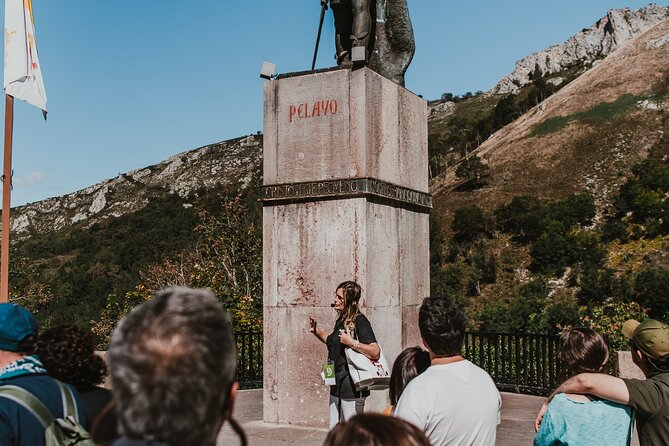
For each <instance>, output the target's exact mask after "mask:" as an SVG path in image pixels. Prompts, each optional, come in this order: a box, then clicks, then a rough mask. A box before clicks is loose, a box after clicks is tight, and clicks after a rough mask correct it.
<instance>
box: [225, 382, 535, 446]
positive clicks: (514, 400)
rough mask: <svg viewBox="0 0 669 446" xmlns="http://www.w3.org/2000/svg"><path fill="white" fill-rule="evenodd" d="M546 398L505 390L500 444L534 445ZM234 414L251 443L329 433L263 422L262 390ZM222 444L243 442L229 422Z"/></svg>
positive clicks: (313, 439)
mask: <svg viewBox="0 0 669 446" xmlns="http://www.w3.org/2000/svg"><path fill="white" fill-rule="evenodd" d="M543 401H544V399H543V398H542V397H536V396H527V395H517V394H513V393H502V422H501V423H500V425H499V427H498V428H497V445H498V446H522V445H531V444H532V440H533V439H534V429H533V427H532V426H533V423H534V418H535V416H536V414H537V412H538V411H539V409H540V408H541V404H542V403H543ZM326 409H327V408H324V409H323V410H324V411H325V410H326ZM234 416H235V418H236V419H237V420H238V421H239V422H240V423H241V424H242V425H243V427H244V430H245V431H246V434H247V436H248V439H249V445H250V446H288V445H291V446H321V445H322V444H323V440H324V439H325V436H326V435H327V429H325V428H307V427H300V426H279V425H276V424H271V423H263V422H262V390H247V391H242V392H240V393H239V394H238V397H237V402H236V404H235V410H234ZM218 444H219V445H221V446H223V445H225V446H234V445H238V444H239V440H238V439H237V437H236V435H235V434H234V433H233V432H232V429H230V427H229V426H227V425H226V427H225V428H224V429H223V431H222V432H221V434H220V435H219V438H218Z"/></svg>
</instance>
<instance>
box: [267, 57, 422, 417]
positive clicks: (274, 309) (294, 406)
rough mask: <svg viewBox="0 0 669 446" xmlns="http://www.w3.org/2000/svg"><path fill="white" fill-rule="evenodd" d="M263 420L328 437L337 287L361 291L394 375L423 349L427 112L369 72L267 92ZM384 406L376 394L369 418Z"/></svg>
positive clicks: (332, 75)
mask: <svg viewBox="0 0 669 446" xmlns="http://www.w3.org/2000/svg"><path fill="white" fill-rule="evenodd" d="M264 132H265V134H264V177H263V178H264V179H263V184H264V186H263V190H262V194H261V197H262V199H263V200H264V201H263V206H264V207H263V271H264V272H263V274H264V275H263V287H264V289H263V294H264V322H263V324H264V346H265V347H264V363H263V371H264V381H263V383H264V400H263V420H264V421H265V422H270V423H281V424H296V425H304V426H317V427H324V426H327V423H328V400H329V390H330V389H329V387H328V386H325V385H324V384H323V383H322V380H321V378H320V372H321V370H322V367H323V364H324V363H325V362H326V361H327V359H328V358H327V348H326V346H325V345H324V344H323V343H321V342H320V341H319V340H318V339H317V338H316V337H315V336H314V335H313V334H311V333H310V332H309V317H310V316H311V317H313V318H314V319H316V320H317V321H318V323H319V325H318V326H319V327H320V328H322V329H323V330H325V331H326V332H328V333H329V332H331V331H332V329H333V327H334V323H335V320H336V319H337V314H336V312H335V311H334V309H333V308H331V304H332V303H333V302H334V295H335V291H336V290H335V287H336V286H337V285H338V284H339V283H341V282H343V281H345V280H355V281H356V282H358V283H359V284H360V286H361V287H362V298H361V308H362V312H363V313H364V314H365V315H366V316H367V317H368V318H369V320H370V322H371V324H372V327H373V329H374V332H375V335H376V338H377V340H378V342H379V344H380V345H381V346H382V348H383V350H384V353H385V355H386V358H387V359H388V361H389V362H390V363H391V364H392V362H393V361H394V359H395V357H396V356H397V355H398V354H399V353H400V352H401V350H402V349H404V348H406V347H409V346H414V345H418V343H419V340H420V338H419V335H418V327H417V324H418V318H417V311H418V307H419V305H420V303H421V302H422V300H423V298H424V297H426V296H427V295H428V294H429V240H428V239H429V236H428V230H429V228H428V222H429V214H428V212H429V208H430V206H431V198H430V197H429V195H428V194H427V190H428V187H427V107H426V103H425V101H424V100H422V99H421V98H419V97H417V96H415V95H414V94H412V93H410V92H408V91H407V90H405V89H404V88H402V87H400V86H398V85H397V84H395V83H393V82H391V81H389V80H387V79H385V78H383V77H381V76H379V75H378V74H376V73H374V72H372V71H371V70H369V69H366V68H363V69H360V70H336V71H329V72H323V73H315V74H309V75H305V76H297V77H288V78H282V79H279V80H276V81H273V82H268V83H266V86H265V129H264ZM387 405H388V398H387V391H373V392H372V396H371V397H370V398H368V399H367V405H366V411H380V410H382V409H383V408H384V407H385V406H387Z"/></svg>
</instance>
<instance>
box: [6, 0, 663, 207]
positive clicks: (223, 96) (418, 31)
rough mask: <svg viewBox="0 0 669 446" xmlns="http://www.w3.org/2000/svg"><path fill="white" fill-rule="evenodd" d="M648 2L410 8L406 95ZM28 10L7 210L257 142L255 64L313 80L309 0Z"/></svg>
mask: <svg viewBox="0 0 669 446" xmlns="http://www.w3.org/2000/svg"><path fill="white" fill-rule="evenodd" d="M646 4H648V2H644V1H633V0H628V1H603V0H587V1H583V0H561V1H559V2H557V1H545V0H511V1H507V2H501V1H499V0H485V1H477V0H468V1H456V0H409V9H410V15H411V20H412V22H413V26H414V33H415V38H416V55H415V57H414V60H413V62H412V64H411V66H410V67H409V70H408V72H407V77H406V84H407V85H406V86H407V88H408V89H410V90H411V91H413V92H415V93H417V94H421V95H423V96H424V97H425V98H426V99H436V98H438V97H439V96H441V94H442V93H444V92H447V91H449V92H453V93H456V94H462V93H465V92H467V91H472V92H475V91H477V90H484V91H485V90H488V89H489V88H490V87H492V86H493V85H494V84H495V83H496V82H497V81H498V80H499V79H500V78H501V77H502V76H504V75H505V74H507V73H509V72H511V71H513V68H514V65H515V62H516V60H518V59H520V58H522V57H524V56H526V55H528V54H530V53H532V52H535V51H539V50H542V49H544V48H546V47H547V46H549V45H552V44H557V43H561V42H563V41H564V40H566V39H567V38H569V37H570V36H572V35H573V34H575V33H576V32H578V31H580V30H581V29H582V28H584V27H589V26H590V25H592V24H593V23H594V22H595V21H597V20H598V19H599V18H600V17H603V16H604V15H605V14H606V12H607V10H609V9H612V8H623V7H626V6H628V7H630V8H632V9H637V8H639V7H642V6H645V5H646ZM657 4H659V5H663V6H666V5H667V4H668V2H667V1H662V2H657ZM33 10H34V14H35V27H36V35H37V47H38V51H39V57H40V62H41V65H42V74H43V77H44V82H45V86H46V92H47V97H48V102H47V107H48V109H49V118H48V120H47V121H46V122H44V120H43V119H42V116H41V112H40V111H39V110H38V109H36V108H34V107H31V106H29V105H27V104H25V103H23V102H20V101H16V104H15V116H14V151H13V169H14V191H13V192H12V206H18V205H21V204H25V203H28V202H32V201H38V200H41V199H44V198H47V197H52V196H58V195H63V194H66V193H69V192H74V191H76V190H79V189H82V188H85V187H87V186H90V185H92V184H94V183H97V182H99V181H101V180H103V179H107V178H112V177H114V176H116V175H118V174H119V173H122V172H127V171H129V170H133V169H137V168H142V167H145V166H148V165H151V164H155V163H157V162H160V161H162V160H164V159H165V158H168V157H169V156H172V155H174V154H176V153H178V152H182V151H186V150H190V149H194V148H197V147H200V146H203V145H207V144H210V143H214V142H218V141H222V140H225V139H230V138H235V137H237V136H243V135H247V134H250V133H255V132H257V131H258V130H261V129H262V83H263V81H262V79H260V78H259V77H258V73H259V71H260V66H261V64H262V61H263V60H268V61H272V62H274V63H275V64H276V65H277V71H278V72H280V73H286V72H292V71H302V70H306V69H309V68H310V66H311V58H312V55H313V49H314V42H315V37H316V31H317V27H318V16H319V10H320V8H319V1H318V0H289V1H276V0H245V1H231V0H216V1H213V0H204V1H199V2H185V1H183V0H180V1H175V0H161V1H158V0H132V1H131V0H116V1H102V0H93V1H83V0H76V1H75V0H59V1H46V0H33ZM0 13H2V14H4V12H0ZM3 20H4V17H3ZM332 22H333V19H332V14H331V12H330V11H328V14H327V15H326V20H325V25H324V30H323V36H322V40H321V46H320V51H319V58H318V62H317V67H318V68H324V67H328V66H332V65H334V60H333V59H332V55H333V54H334V47H333V34H334V31H333V29H334V26H333V23H332ZM0 118H2V122H4V107H3V109H2V110H0Z"/></svg>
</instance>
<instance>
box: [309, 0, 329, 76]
mask: <svg viewBox="0 0 669 446" xmlns="http://www.w3.org/2000/svg"><path fill="white" fill-rule="evenodd" d="M321 5H322V6H321V20H320V22H319V23H318V35H317V36H316V48H314V60H313V61H312V62H311V71H314V68H316V56H317V55H318V44H319V43H320V41H321V31H322V30H323V20H324V19H325V11H327V9H328V2H327V0H325V1H321Z"/></svg>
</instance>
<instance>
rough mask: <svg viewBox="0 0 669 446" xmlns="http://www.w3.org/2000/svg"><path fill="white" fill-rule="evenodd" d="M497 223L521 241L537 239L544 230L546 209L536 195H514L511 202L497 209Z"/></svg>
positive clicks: (501, 228) (503, 230) (500, 227)
mask: <svg viewBox="0 0 669 446" xmlns="http://www.w3.org/2000/svg"><path fill="white" fill-rule="evenodd" d="M495 218H496V220H497V225H498V227H499V229H500V230H501V231H502V232H507V233H511V234H513V235H514V238H515V239H516V240H518V241H521V242H528V241H532V240H536V239H537V238H539V236H541V234H542V233H543V231H544V220H545V218H546V210H545V208H544V207H543V206H542V205H541V202H540V201H539V200H538V199H536V198H535V197H530V196H526V195H522V196H517V197H513V198H512V199H511V202H510V203H509V204H506V205H500V206H498V207H497V209H495Z"/></svg>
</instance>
